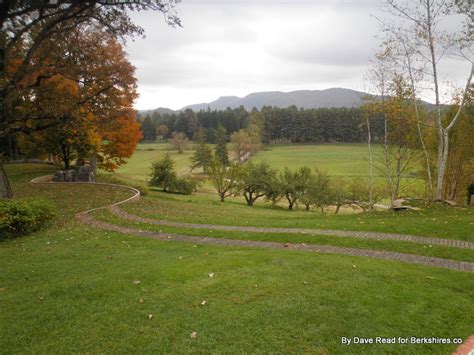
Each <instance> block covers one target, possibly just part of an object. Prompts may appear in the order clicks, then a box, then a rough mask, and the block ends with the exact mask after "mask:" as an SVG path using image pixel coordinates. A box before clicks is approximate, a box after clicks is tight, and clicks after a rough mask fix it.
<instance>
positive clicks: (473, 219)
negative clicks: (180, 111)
mask: <svg viewBox="0 0 474 355" xmlns="http://www.w3.org/2000/svg"><path fill="white" fill-rule="evenodd" d="M123 209H125V210H126V211H128V212H130V213H132V214H136V215H140V216H144V217H150V218H157V219H165V220H173V221H182V222H189V223H208V224H223V225H243V226H257V227H265V226H268V227H291V228H320V229H342V230H355V231H374V232H386V233H402V234H413V235H420V236H431V237H438V238H447V239H461V240H466V241H471V242H474V233H472V231H473V229H474V210H473V209H470V208H463V207H454V208H446V207H445V206H440V205H436V204H435V205H424V206H422V210H420V211H400V212H394V211H379V212H371V213H342V214H337V215H335V214H334V213H327V214H325V215H321V214H320V212H319V211H317V210H311V211H309V212H308V211H305V210H304V208H301V209H298V210H296V211H288V210H287V209H286V208H284V207H281V206H276V207H272V206H271V204H270V203H268V202H262V201H260V202H257V203H256V204H255V205H254V206H253V207H248V206H247V205H246V204H245V202H244V201H243V200H242V199H231V198H229V199H226V201H225V202H224V203H221V202H219V200H218V197H217V195H215V196H214V195H211V194H197V195H191V196H180V195H172V194H166V193H162V192H156V191H154V192H152V193H150V194H149V195H148V196H147V197H146V198H142V199H141V200H140V201H137V202H134V203H131V204H127V205H124V206H123Z"/></svg>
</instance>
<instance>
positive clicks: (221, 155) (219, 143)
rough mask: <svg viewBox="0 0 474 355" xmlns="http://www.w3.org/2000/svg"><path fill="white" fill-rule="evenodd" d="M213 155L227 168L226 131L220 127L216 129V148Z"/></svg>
mask: <svg viewBox="0 0 474 355" xmlns="http://www.w3.org/2000/svg"><path fill="white" fill-rule="evenodd" d="M214 154H215V155H216V157H217V159H218V160H219V161H220V162H221V163H222V164H223V165H224V166H229V152H228V151H227V131H226V129H225V128H224V127H223V126H221V125H220V126H219V127H218V128H217V132H216V148H215V151H214Z"/></svg>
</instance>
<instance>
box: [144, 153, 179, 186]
mask: <svg viewBox="0 0 474 355" xmlns="http://www.w3.org/2000/svg"><path fill="white" fill-rule="evenodd" d="M177 180H178V176H177V174H176V173H175V171H174V161H173V160H172V159H171V157H170V155H169V154H166V155H165V156H164V157H163V158H161V159H160V160H157V161H155V162H153V163H152V165H151V174H150V180H149V182H148V183H149V185H150V186H155V187H161V188H162V189H163V191H164V192H167V191H168V190H171V189H172V185H173V184H174V183H176V181H177Z"/></svg>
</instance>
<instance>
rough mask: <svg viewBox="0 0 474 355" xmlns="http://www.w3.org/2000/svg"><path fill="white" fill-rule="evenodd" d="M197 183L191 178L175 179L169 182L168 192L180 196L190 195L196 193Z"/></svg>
mask: <svg viewBox="0 0 474 355" xmlns="http://www.w3.org/2000/svg"><path fill="white" fill-rule="evenodd" d="M198 184H199V182H198V181H197V180H196V179H194V178H192V177H185V178H175V179H174V180H173V181H171V183H170V186H169V189H168V190H169V192H174V193H178V194H182V195H191V194H192V193H193V192H194V191H196V189H197V186H198Z"/></svg>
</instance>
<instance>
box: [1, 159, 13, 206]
mask: <svg viewBox="0 0 474 355" xmlns="http://www.w3.org/2000/svg"><path fill="white" fill-rule="evenodd" d="M0 197H1V198H12V197H13V191H12V188H11V186H10V181H9V180H8V176H7V173H6V172H5V169H4V168H3V163H2V162H0Z"/></svg>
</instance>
